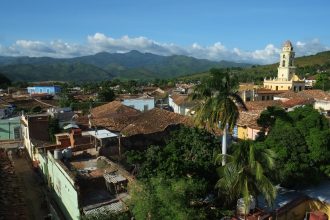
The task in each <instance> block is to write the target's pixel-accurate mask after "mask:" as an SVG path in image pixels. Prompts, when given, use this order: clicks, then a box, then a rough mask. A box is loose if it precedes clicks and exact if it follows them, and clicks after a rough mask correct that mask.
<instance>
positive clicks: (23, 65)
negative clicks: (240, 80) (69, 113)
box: [0, 50, 251, 81]
mask: <svg viewBox="0 0 330 220" xmlns="http://www.w3.org/2000/svg"><path fill="white" fill-rule="evenodd" d="M249 66H251V65H250V64H246V63H235V62H230V61H220V62H215V61H210V60H206V59H197V58H194V57H188V56H183V55H172V56H161V55H156V54H152V53H141V52H139V51H137V50H132V51H130V52H127V53H108V52H100V53H97V54H95V55H88V56H81V57H75V58H51V57H26V56H24V57H8V56H0V73H3V74H4V75H5V76H7V77H8V78H10V79H11V80H13V81H43V80H60V81H88V80H97V81H100V80H106V79H112V78H119V79H137V80H145V79H155V78H172V77H178V76H182V75H187V74H193V73H196V72H202V71H207V70H209V69H210V68H227V67H249Z"/></svg>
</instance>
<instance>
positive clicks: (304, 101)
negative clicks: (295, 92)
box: [283, 98, 314, 108]
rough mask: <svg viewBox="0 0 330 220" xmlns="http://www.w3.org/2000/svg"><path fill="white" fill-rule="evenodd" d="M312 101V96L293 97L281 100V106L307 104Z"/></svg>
mask: <svg viewBox="0 0 330 220" xmlns="http://www.w3.org/2000/svg"><path fill="white" fill-rule="evenodd" d="M312 103H314V100H313V99H312V98H293V99H289V100H287V101H284V102H283V107H285V108H292V107H294V106H298V105H308V104H312Z"/></svg>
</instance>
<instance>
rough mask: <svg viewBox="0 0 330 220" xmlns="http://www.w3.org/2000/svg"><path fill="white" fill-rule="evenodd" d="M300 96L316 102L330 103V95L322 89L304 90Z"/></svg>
mask: <svg viewBox="0 0 330 220" xmlns="http://www.w3.org/2000/svg"><path fill="white" fill-rule="evenodd" d="M298 95H300V96H305V97H307V98H313V99H315V100H325V101H330V93H329V92H325V91H323V90H320V89H313V90H303V91H301V92H299V93H298Z"/></svg>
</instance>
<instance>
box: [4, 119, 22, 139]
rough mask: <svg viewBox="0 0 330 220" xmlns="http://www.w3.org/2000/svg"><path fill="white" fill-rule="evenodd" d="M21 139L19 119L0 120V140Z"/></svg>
mask: <svg viewBox="0 0 330 220" xmlns="http://www.w3.org/2000/svg"><path fill="white" fill-rule="evenodd" d="M19 139H21V123H20V117H14V118H8V119H1V120H0V140H19Z"/></svg>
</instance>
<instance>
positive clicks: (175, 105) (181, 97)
mask: <svg viewBox="0 0 330 220" xmlns="http://www.w3.org/2000/svg"><path fill="white" fill-rule="evenodd" d="M168 105H169V106H171V107H172V109H173V111H174V112H175V113H178V114H181V115H192V114H193V111H192V108H193V107H194V106H195V104H194V102H192V101H190V100H189V97H188V95H186V94H172V95H170V96H169V98H168Z"/></svg>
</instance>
